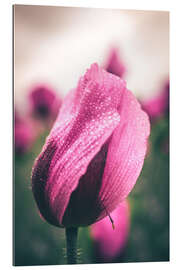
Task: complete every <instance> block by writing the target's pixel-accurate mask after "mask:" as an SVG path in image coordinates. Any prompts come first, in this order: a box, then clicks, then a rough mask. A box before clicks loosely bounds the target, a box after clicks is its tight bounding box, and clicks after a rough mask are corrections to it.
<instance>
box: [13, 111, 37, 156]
mask: <svg viewBox="0 0 180 270" xmlns="http://www.w3.org/2000/svg"><path fill="white" fill-rule="evenodd" d="M14 118H15V123H14V140H15V152H16V153H17V154H23V153H25V152H27V151H28V150H29V149H30V147H31V146H32V144H33V142H34V140H35V137H36V134H35V129H34V125H33V123H32V121H31V120H30V119H29V118H23V117H20V116H19V114H18V113H17V111H16V110H15V115H14Z"/></svg>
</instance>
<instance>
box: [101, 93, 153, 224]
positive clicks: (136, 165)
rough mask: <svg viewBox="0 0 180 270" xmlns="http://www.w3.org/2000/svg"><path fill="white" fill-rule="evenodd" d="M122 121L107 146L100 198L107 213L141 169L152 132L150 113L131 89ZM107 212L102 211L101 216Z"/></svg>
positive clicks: (120, 110)
mask: <svg viewBox="0 0 180 270" xmlns="http://www.w3.org/2000/svg"><path fill="white" fill-rule="evenodd" d="M119 113H120V117H121V121H120V124H119V125H118V126H117V128H116V129H115V130H114V132H113V135H112V139H111V141H110V143H109V147H108V155H107V160H106V166H105V169H104V175H103V181H102V186H101V191H100V194H99V197H100V198H101V201H102V203H103V205H104V207H105V208H106V210H107V211H108V212H111V211H113V210H114V209H115V207H116V206H117V205H118V204H119V203H120V202H122V201H123V200H124V199H125V198H126V197H127V195H128V194H129V192H130V191H131V190H132V188H133V186H134V185H135V183H136V181H137V178H138V176H139V174H140V172H141V169H142V166H143V163H144V157H145V154H146V149H147V139H148V136H149V133H150V124H149V119H148V116H147V114H146V113H145V112H143V111H142V110H141V107H140V104H139V103H138V101H137V100H136V98H135V97H134V95H133V94H132V93H131V92H130V91H128V90H127V91H124V96H123V99H122V102H121V104H120V106H119ZM105 215H106V211H104V212H103V213H101V216H100V217H99V219H100V218H102V217H104V216H105Z"/></svg>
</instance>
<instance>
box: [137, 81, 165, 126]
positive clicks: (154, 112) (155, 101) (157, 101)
mask: <svg viewBox="0 0 180 270" xmlns="http://www.w3.org/2000/svg"><path fill="white" fill-rule="evenodd" d="M141 105H142V109H143V110H144V111H146V112H147V113H148V115H149V117H150V119H151V120H152V121H153V120H156V119H157V118H159V117H161V116H163V115H165V114H166V113H167V112H168V111H169V80H168V81H167V82H166V83H165V84H164V85H163V87H162V89H161V91H160V93H159V94H158V95H156V96H155V97H153V98H152V99H149V100H144V101H141Z"/></svg>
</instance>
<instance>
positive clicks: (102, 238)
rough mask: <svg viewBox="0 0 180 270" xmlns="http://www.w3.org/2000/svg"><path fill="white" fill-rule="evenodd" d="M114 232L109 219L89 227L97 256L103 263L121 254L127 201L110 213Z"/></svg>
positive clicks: (125, 236)
mask: <svg viewBox="0 0 180 270" xmlns="http://www.w3.org/2000/svg"><path fill="white" fill-rule="evenodd" d="M111 218H112V219H113V221H114V230H113V229H112V224H111V222H110V220H109V217H105V218H103V219H101V220H100V221H98V222H96V223H95V224H93V225H92V226H91V227H90V233H91V237H92V239H93V240H94V243H95V244H96V247H97V250H98V254H99V256H101V258H102V259H104V260H105V261H107V260H108V261H111V260H112V259H114V258H115V257H116V256H118V255H119V254H121V252H122V251H123V250H124V248H125V245H126V243H127V239H128V234H129V227H130V212H129V204H128V201H127V200H125V201H123V202H122V203H121V204H120V205H119V206H118V207H117V208H116V209H115V210H114V211H113V212H112V213H111Z"/></svg>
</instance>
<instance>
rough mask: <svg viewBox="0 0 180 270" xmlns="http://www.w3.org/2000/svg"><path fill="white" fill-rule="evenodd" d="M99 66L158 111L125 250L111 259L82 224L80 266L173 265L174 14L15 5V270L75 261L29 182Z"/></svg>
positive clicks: (145, 105) (134, 195) (133, 194)
mask: <svg viewBox="0 0 180 270" xmlns="http://www.w3.org/2000/svg"><path fill="white" fill-rule="evenodd" d="M94 62H97V63H98V64H99V65H100V66H102V67H104V68H106V69H107V70H108V71H110V72H112V73H114V74H115V73H117V72H116V70H115V69H118V70H121V71H122V72H120V73H118V74H116V75H118V76H120V77H122V78H123V79H125V80H126V82H127V87H128V89H130V90H131V91H132V92H133V93H134V94H135V95H136V97H137V98H138V99H139V101H140V103H141V104H142V107H143V109H144V110H145V111H146V112H147V113H148V114H149V117H150V121H151V136H150V141H149V147H148V153H147V156H146V159H145V163H144V167H143V170H142V173H141V175H140V177H139V179H138V181H137V183H136V185H135V188H134V189H133V191H132V192H131V194H130V195H129V197H128V201H129V205H130V228H129V233H128V237H127V240H126V245H125V247H124V248H123V250H122V249H121V252H119V253H118V254H116V255H115V256H114V257H113V258H111V260H107V258H104V257H103V256H101V252H100V250H98V245H97V242H96V241H95V240H94V239H93V238H92V235H91V233H90V231H91V228H90V227H89V228H81V229H80V233H79V242H78V250H79V255H78V262H79V263H100V262H143V261H146V262H147V261H168V260H169V13H168V12H162V11H133V10H117V9H116V10H110V9H89V8H69V7H67V8H66V7H50V6H49V7H48V6H23V5H15V6H14V111H15V113H14V115H15V119H14V138H15V144H14V146H15V149H14V264H15V265H46V264H65V263H66V258H65V235H64V230H63V229H58V228H55V227H53V226H51V225H49V224H48V223H46V222H44V221H43V220H42V219H41V218H40V217H39V213H38V210H37V207H36V205H35V201H34V199H33V196H32V191H31V181H30V177H31V170H32V166H33V163H34V159H35V158H36V157H37V155H38V154H39V152H40V151H41V148H42V146H43V144H44V140H45V138H46V136H47V135H48V133H49V130H50V129H51V127H52V124H53V122H54V120H55V118H56V115H57V113H58V109H59V107H60V106H61V103H62V100H63V98H64V96H65V95H66V94H67V93H68V91H69V90H70V89H72V88H74V87H76V84H77V82H78V79H79V77H80V76H81V75H83V74H84V72H85V70H86V69H87V68H88V67H89V66H90V65H91V64H92V63H94ZM110 67H111V68H110ZM112 67H113V68H112ZM120 67H123V68H122V69H120Z"/></svg>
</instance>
